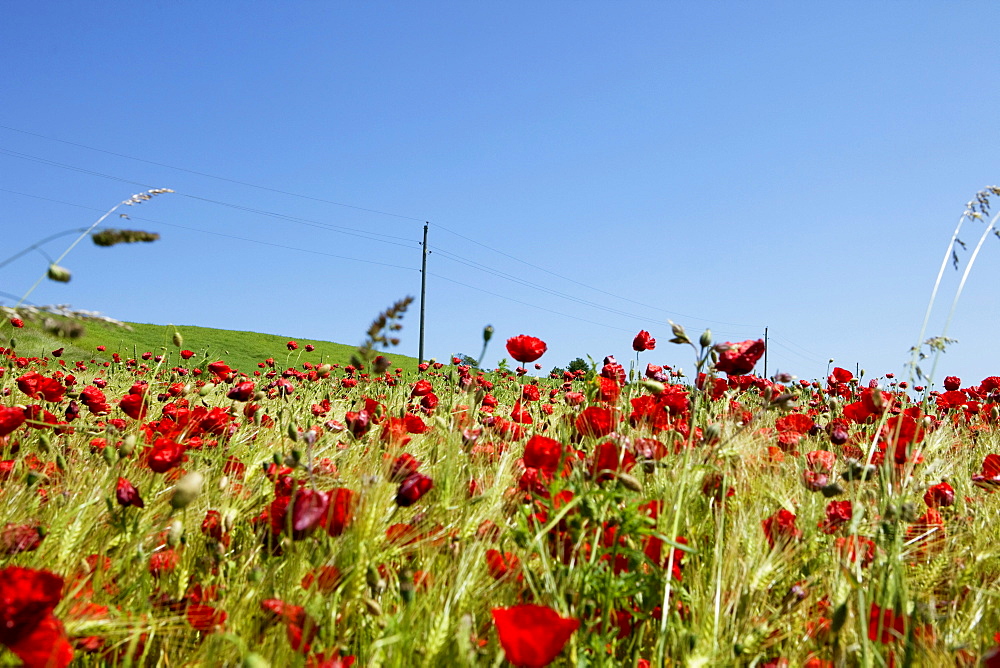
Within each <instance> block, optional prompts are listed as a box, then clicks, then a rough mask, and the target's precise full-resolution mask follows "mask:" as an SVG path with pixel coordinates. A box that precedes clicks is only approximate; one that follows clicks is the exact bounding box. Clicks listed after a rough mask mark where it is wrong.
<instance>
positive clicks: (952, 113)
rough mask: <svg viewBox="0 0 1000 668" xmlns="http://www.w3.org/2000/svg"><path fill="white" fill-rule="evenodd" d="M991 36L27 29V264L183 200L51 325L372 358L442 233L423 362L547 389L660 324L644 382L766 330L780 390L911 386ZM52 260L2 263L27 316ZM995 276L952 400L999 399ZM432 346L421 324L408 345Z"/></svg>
mask: <svg viewBox="0 0 1000 668" xmlns="http://www.w3.org/2000/svg"><path fill="white" fill-rule="evenodd" d="M997 26H1000V5H998V4H997V3H995V2H962V3H952V2H947V3H946V2H937V3H927V2H907V3H903V2H876V3H870V2H784V3H778V2H687V3H676V2H587V1H574V2H454V3H448V2H420V3H410V2H391V3H389V2H364V3H362V2H318V1H317V2H281V3H277V2H214V1H203V2H184V1H179V2H143V3H136V2H107V1H102V2H98V3H80V2H46V3H34V2H6V3H3V4H2V6H0V62H2V63H3V77H2V79H0V92H2V100H3V104H2V106H0V126H2V127H0V226H2V229H3V232H4V244H3V248H4V253H3V255H4V256H5V257H6V256H7V255H10V254H13V253H15V252H16V251H18V250H20V249H22V248H24V247H25V246H28V245H29V244H31V243H33V242H35V241H37V240H39V239H41V238H43V237H45V236H47V235H50V234H55V233H57V232H61V231H63V230H67V229H72V228H78V227H86V226H87V225H89V224H90V223H91V222H93V221H94V220H95V219H96V218H97V217H98V216H99V215H100V213H101V212H102V211H104V210H106V209H108V208H109V207H111V206H112V205H113V204H115V203H116V202H118V201H121V200H122V199H125V198H127V197H128V196H129V195H131V194H132V193H133V192H137V191H139V190H142V189H144V188H146V187H169V188H173V189H175V190H176V191H177V192H176V194H173V195H166V196H163V197H159V198H157V199H155V200H153V201H152V202H147V203H145V204H143V205H142V206H141V207H138V208H136V209H133V210H130V211H129V213H131V214H132V220H131V221H130V222H129V221H117V220H116V221H113V224H125V223H127V224H128V225H129V226H131V227H134V228H140V229H146V230H150V231H156V232H159V233H160V234H161V235H162V239H161V240H160V241H158V242H156V243H154V244H149V245H137V246H119V247H115V248H110V249H102V248H97V247H94V246H93V245H91V244H89V243H88V244H87V245H81V246H79V247H78V248H77V249H75V250H74V251H73V253H72V254H70V255H69V256H68V257H67V259H66V260H65V262H64V264H65V265H66V266H67V267H68V268H69V269H70V270H72V271H73V280H72V282H70V283H69V284H58V283H53V282H45V283H43V285H42V286H41V287H39V289H38V290H37V291H36V292H35V293H34V294H33V295H32V296H31V301H32V302H34V303H37V304H52V303H68V304H72V305H73V306H74V307H77V308H85V309H93V310H98V311H101V312H103V313H105V314H107V315H110V316H113V317H116V318H120V319H123V320H132V321H139V322H152V323H163V324H166V323H174V324H178V325H183V324H193V325H203V326H210V327H224V328H231V329H242V330H254V331H261V332H269V333H276V334H281V335H286V336H288V337H290V338H294V337H302V338H318V339H326V340H333V341H337V342H341V343H360V342H361V341H362V339H363V335H364V331H365V330H366V329H367V326H368V324H369V322H370V321H371V320H372V318H373V317H374V316H375V315H376V314H377V313H378V312H379V311H380V310H382V309H383V308H385V307H386V306H388V305H389V304H390V303H392V302H394V301H395V300H397V299H399V298H401V297H403V296H405V295H413V296H415V297H417V296H419V292H420V273H419V267H420V255H421V248H420V245H419V241H420V238H421V232H422V227H423V222H424V221H429V222H430V237H429V244H428V246H429V248H430V250H431V251H432V252H431V255H430V256H429V260H428V272H429V273H428V281H427V304H426V307H427V344H426V354H427V356H428V357H433V356H436V357H438V358H445V357H447V356H448V355H450V354H452V353H459V352H462V353H467V354H470V355H477V354H478V353H479V350H480V346H481V331H482V328H483V326H484V325H486V324H487V323H490V324H492V325H493V326H494V327H495V329H496V336H495V339H494V341H493V344H492V348H491V350H490V352H489V353H488V355H487V360H486V362H487V363H488V364H494V363H495V362H496V361H497V360H498V359H499V358H500V357H502V356H505V355H506V353H505V351H504V350H503V341H504V340H505V339H506V338H508V337H510V336H514V335H516V334H530V335H533V336H538V337H540V338H542V339H544V340H545V341H546V342H547V343H548V345H549V352H548V353H547V354H546V355H545V356H544V357H543V358H542V359H541V360H540V361H541V363H542V364H544V366H545V370H548V369H549V368H551V367H552V366H555V365H559V366H564V365H565V364H566V363H567V362H569V361H570V360H571V359H573V358H575V357H578V356H582V357H585V356H586V355H588V354H589V355H591V356H593V357H594V358H595V359H598V360H600V358H601V357H603V356H604V355H607V354H614V355H616V356H617V357H618V360H619V361H621V362H625V363H626V364H627V363H628V361H629V360H634V353H632V351H631V341H632V337H633V336H634V335H635V333H636V332H638V331H639V330H640V329H646V330H648V331H650V332H651V333H652V335H653V336H654V337H656V338H657V339H658V340H659V343H658V345H657V348H656V350H655V351H652V352H645V353H643V354H642V358H641V361H642V364H643V365H645V364H646V363H647V362H653V363H659V364H664V363H666V364H673V365H680V366H682V367H685V368H688V369H690V367H691V359H692V355H691V351H690V350H689V349H684V348H681V347H677V346H673V345H671V344H669V343H667V339H669V338H670V328H669V326H668V325H667V319H668V318H669V319H672V320H674V321H676V322H678V323H681V324H683V325H685V326H686V327H687V329H688V330H689V331H690V332H692V333H693V335H696V334H698V333H700V332H701V330H702V329H703V328H705V327H710V328H711V329H712V330H713V332H714V334H715V337H716V339H717V340H731V341H738V340H743V339H747V338H759V337H762V336H763V333H764V328H765V327H768V328H769V333H770V344H771V346H770V352H769V368H768V371H769V372H774V371H776V370H780V371H787V372H790V373H793V374H795V375H797V376H799V377H805V378H813V377H818V376H822V375H824V374H825V373H826V369H827V360H828V359H830V358H833V359H835V360H836V361H835V364H838V365H841V366H845V367H848V368H851V369H854V367H855V364H860V366H861V367H862V368H865V369H867V371H868V374H869V376H871V375H874V374H882V373H885V372H888V371H893V372H896V373H897V374H900V373H903V372H904V371H905V369H904V363H905V361H906V360H907V358H908V355H907V351H908V349H909V347H910V346H912V345H913V344H914V343H915V342H916V340H917V336H918V333H919V329H920V323H921V320H922V318H923V314H924V309H925V308H926V304H927V299H928V297H929V295H930V290H931V288H932V285H933V283H934V278H935V275H936V273H937V267H938V264H939V263H940V261H941V258H942V256H943V254H944V252H945V249H946V247H947V245H948V240H949V237H950V234H951V231H952V229H953V228H954V226H955V224H956V222H957V221H958V219H959V216H960V215H961V213H962V211H963V210H964V206H965V203H966V202H967V201H968V200H970V199H971V198H972V197H973V195H974V194H975V193H976V191H978V190H979V189H981V188H982V187H984V186H986V185H992V184H994V183H996V182H998V181H1000V150H998V149H1000V145H998V144H1000V136H998V133H1000V125H998V123H997V115H998V113H1000V106H998V101H1000V100H998V97H1000V94H998V92H997V91H998V90H1000V87H998V85H997V84H998V82H1000V52H998V49H997V46H996V38H995V30H996V27H997ZM994 209H995V211H996V212H1000V202H997V203H996V206H995V207H994ZM387 214H392V215H387ZM982 229H984V225H982V224H978V226H977V225H976V224H973V225H972V226H970V227H969V228H968V231H967V232H966V233H965V234H963V235H962V239H963V240H964V241H966V242H967V243H968V244H969V246H970V251H971V247H972V246H973V245H974V244H975V242H976V241H977V239H978V236H979V234H980V232H981V230H982ZM70 240H71V237H69V236H67V237H63V238H61V239H59V240H57V241H54V242H52V243H49V244H47V245H46V246H45V247H44V249H43V250H44V251H45V252H46V253H47V254H48V255H50V256H52V257H55V256H58V255H59V253H61V252H62V250H63V249H64V247H65V245H67V244H68V243H69V241H70ZM969 255H970V253H969V252H968V251H967V252H965V253H964V254H963V255H962V260H963V267H964V262H965V261H967V259H968V257H969ZM45 266H46V260H45V258H44V257H43V256H42V255H41V254H37V253H35V254H32V255H29V256H26V257H24V258H22V259H20V260H18V261H16V262H13V263H11V264H9V265H7V266H6V267H3V268H2V269H0V289H2V290H3V292H4V293H5V294H3V295H0V299H2V301H3V303H6V304H12V303H13V302H15V301H16V298H17V297H18V296H20V295H21V294H22V293H23V292H24V291H25V290H26V289H27V288H28V287H29V286H30V285H31V284H32V283H33V282H34V280H35V279H36V278H37V276H38V275H39V274H40V273H41V272H43V271H44V268H45ZM998 274H1000V240H997V239H991V240H989V241H987V244H986V245H985V247H984V248H983V251H982V253H981V255H980V258H979V261H978V263H977V265H976V266H975V268H974V270H973V271H972V273H971V276H970V279H969V283H968V286H967V288H966V292H965V294H964V295H963V297H962V300H961V302H960V303H959V306H958V310H957V312H956V316H955V321H954V324H953V326H952V328H951V330H950V332H949V334H950V335H951V336H953V337H955V338H957V339H958V340H959V343H958V344H956V345H955V346H954V347H953V348H952V349H950V351H949V352H948V353H947V354H946V355H945V356H944V358H943V360H942V365H941V367H940V368H939V373H938V377H939V378H943V376H944V375H945V374H955V375H960V376H962V377H963V380H966V381H967V382H970V383H971V382H976V381H978V380H979V379H981V378H982V377H984V376H987V375H1000V346H998V345H997V342H996V341H997V318H996V316H995V314H996V312H997V307H998V296H997V292H998V291H997V288H996V286H997V285H998V280H997V277H998ZM960 275H961V274H960V273H959V272H955V271H953V270H950V269H949V271H948V272H947V274H946V276H945V281H944V286H943V288H942V298H941V299H940V300H939V305H938V311H937V313H938V315H937V316H936V317H935V318H934V320H933V323H934V324H933V325H932V329H931V331H930V332H929V335H930V334H940V333H941V326H942V323H943V319H944V318H943V316H944V313H945V312H946V311H947V307H948V305H949V304H950V302H951V298H952V296H953V294H954V290H955V286H956V285H957V283H958V279H959V277H960ZM417 333H418V329H417V309H416V305H415V306H414V308H413V310H412V312H411V314H410V315H408V317H407V319H406V320H405V328H404V330H403V332H402V334H403V342H402V345H401V346H400V349H399V350H400V352H403V353H406V354H410V355H416V353H417Z"/></svg>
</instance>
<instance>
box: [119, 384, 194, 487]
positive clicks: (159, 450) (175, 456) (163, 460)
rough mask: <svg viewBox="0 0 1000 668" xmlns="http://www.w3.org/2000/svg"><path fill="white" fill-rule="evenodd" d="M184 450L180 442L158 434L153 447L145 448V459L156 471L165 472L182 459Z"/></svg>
mask: <svg viewBox="0 0 1000 668" xmlns="http://www.w3.org/2000/svg"><path fill="white" fill-rule="evenodd" d="M130 396H134V395H130ZM184 450H185V447H184V446H183V445H182V444H180V443H177V442H175V441H173V440H172V439H170V438H167V437H166V436H160V437H159V438H157V439H156V441H154V442H153V447H152V448H150V449H149V450H147V453H148V454H147V458H146V461H147V463H148V464H149V468H150V469H152V470H153V471H155V472H156V473H166V472H167V471H169V470H170V469H172V468H174V467H175V466H177V465H178V464H180V463H181V462H182V461H183V460H184Z"/></svg>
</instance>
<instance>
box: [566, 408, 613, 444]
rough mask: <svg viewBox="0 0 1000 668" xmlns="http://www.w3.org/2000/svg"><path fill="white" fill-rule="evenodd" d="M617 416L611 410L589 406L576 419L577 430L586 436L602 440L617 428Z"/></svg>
mask: <svg viewBox="0 0 1000 668" xmlns="http://www.w3.org/2000/svg"><path fill="white" fill-rule="evenodd" d="M617 421H618V420H617V416H616V414H615V412H614V411H612V410H611V409H610V408H601V407H600V406H588V407H587V408H584V409H583V411H582V412H581V413H580V415H579V416H578V417H577V418H576V422H575V425H576V430H577V431H578V432H580V433H581V434H582V435H584V436H594V437H596V438H601V437H602V436H607V435H608V434H610V433H611V430H612V429H614V428H615V423H616V422H617Z"/></svg>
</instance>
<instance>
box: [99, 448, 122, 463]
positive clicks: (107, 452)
mask: <svg viewBox="0 0 1000 668" xmlns="http://www.w3.org/2000/svg"><path fill="white" fill-rule="evenodd" d="M101 454H103V455H104V462H105V463H106V464H107V465H108V466H114V465H115V462H117V461H118V451H117V450H115V449H114V448H104V449H103V450H102V451H101Z"/></svg>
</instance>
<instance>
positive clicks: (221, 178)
mask: <svg viewBox="0 0 1000 668" xmlns="http://www.w3.org/2000/svg"><path fill="white" fill-rule="evenodd" d="M0 128H2V129H4V130H9V131H11V132H17V133H21V134H24V135H29V136H32V137H38V138H41V139H45V140H48V141H53V142H57V143H61V144H66V145H69V146H75V147H77V148H84V149H87V150H90V151H96V152H98V153H104V154H106V155H113V156H116V157H120V158H126V159H128V160H135V161H137V162H142V163H146V164H151V165H156V166H158V167H165V168H167V169H174V170H177V171H181V172H186V173H189V174H195V175H198V176H204V177H207V178H212V179H216V180H219V181H225V182H228V183H235V184H239V185H243V186H246V187H250V188H257V189H260V190H266V191H269V192H274V193H279V194H282V195H286V196H289V197H297V198H301V199H307V200H313V201H316V202H323V203H326V204H332V205H335V206H341V207H347V208H351V209H356V210H359V211H367V212H370V213H376V214H380V215H384V216H390V217H395V218H400V219H405V220H413V221H421V220H423V219H421V218H418V217H415V216H408V215H403V214H398V213H392V212H388V211H383V210H380V209H372V208H368V207H361V206H356V205H353V204H346V203H343V202H336V201H333V200H328V199H324V198H321V197H315V196H312V195H306V194H303V193H296V192H292V191H288V190H282V189H279V188H272V187H269V186H263V185H260V184H255V183H250V182H247V181H241V180H238V179H232V178H228V177H224V176H219V175H216V174H210V173H208V172H202V171H199V170H194V169H190V168H186V167H179V166H176V165H170V164H167V163H162V162H157V161H154V160H148V159H145V158H139V157H136V156H131V155H127V154H124V153H119V152H116V151H109V150H107V149H102V148H97V147H94V146H88V145H86V144H82V143H79V142H72V141H67V140H65V139H58V138H56V137H51V136H48V135H44V134H41V133H37V132H30V131H28V130H22V129H19V128H14V127H10V126H7V125H0ZM434 226H435V228H440V229H441V230H443V231H445V232H447V233H449V234H452V235H454V236H456V237H458V238H460V239H464V240H465V241H468V242H470V243H473V244H476V245H477V246H480V247H482V248H485V249H487V250H490V251H492V252H494V253H497V254H499V255H502V256H504V257H506V258H508V259H511V260H514V261H515V262H519V263H521V264H523V265H525V266H528V267H532V268H533V269H536V270H538V271H541V272H544V273H546V274H548V275H550V276H554V277H556V278H559V279H561V280H564V281H568V282H570V283H573V284H574V285H578V286H580V287H584V288H587V289H588V290H592V291H595V292H598V293H601V294H604V295H606V296H609V297H613V298H615V299H619V300H622V301H626V302H629V303H632V304H635V305H637V306H642V307H643V308H648V309H652V310H653V311H655V312H657V313H659V312H662V313H667V314H670V315H673V316H675V317H680V318H685V319H688V320H697V321H700V322H707V323H710V324H719V325H728V326H731V327H756V328H757V329H759V327H757V326H756V325H750V324H747V323H736V322H728V321H724V320H715V319H712V318H704V317H700V316H694V315H689V314H685V313H680V312H678V311H671V310H669V309H664V308H662V307H660V306H654V305H652V304H647V303H645V302H641V301H638V300H635V299H631V298H629V297H625V296H622V295H618V294H615V293H613V292H610V291H608V290H604V289H602V288H599V287H596V286H593V285H589V284H587V283H584V282H582V281H579V280H577V279H574V278H570V277H569V276H564V275H562V274H560V273H558V272H554V271H552V270H550V269H546V268H545V267H542V266H539V265H537V264H534V263H532V262H528V261H527V260H523V259H521V258H518V257H516V256H514V255H512V254H510V253H507V252H505V251H502V250H500V249H498V248H494V247H492V246H489V245H487V244H484V243H482V242H481V241H478V240H476V239H473V238H471V237H468V236H466V235H464V234H461V233H459V232H456V231H455V230H453V229H451V228H450V227H447V226H445V225H442V224H440V223H435V224H434Z"/></svg>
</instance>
